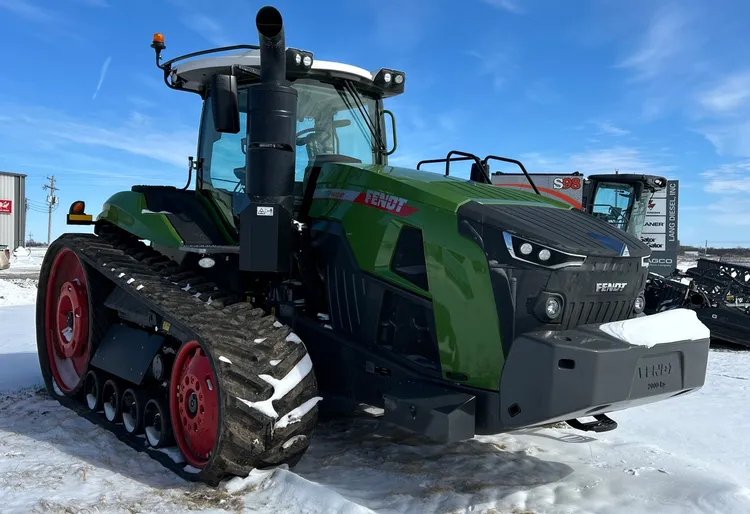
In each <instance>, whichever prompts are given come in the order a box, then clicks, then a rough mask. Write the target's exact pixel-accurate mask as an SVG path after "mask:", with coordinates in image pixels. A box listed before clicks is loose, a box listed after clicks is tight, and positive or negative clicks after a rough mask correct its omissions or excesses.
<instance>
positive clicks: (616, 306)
mask: <svg viewBox="0 0 750 514" xmlns="http://www.w3.org/2000/svg"><path fill="white" fill-rule="evenodd" d="M633 301H634V300H620V301H614V302H570V303H568V304H567V306H566V307H565V312H564V313H563V319H562V328H563V330H567V329H569V328H575V327H577V326H579V325H587V324H589V323H608V322H610V321H620V320H623V319H627V318H628V317H629V316H630V313H632V311H633Z"/></svg>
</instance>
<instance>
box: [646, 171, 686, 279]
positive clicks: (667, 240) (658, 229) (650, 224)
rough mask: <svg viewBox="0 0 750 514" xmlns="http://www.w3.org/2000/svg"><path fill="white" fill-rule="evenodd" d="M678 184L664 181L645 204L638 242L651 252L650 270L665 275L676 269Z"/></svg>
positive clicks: (675, 181)
mask: <svg viewBox="0 0 750 514" xmlns="http://www.w3.org/2000/svg"><path fill="white" fill-rule="evenodd" d="M678 195H679V181H677V180H668V181H667V187H666V189H662V190H661V191H657V192H656V193H654V195H653V196H652V197H651V199H650V200H649V202H648V210H647V211H646V212H647V214H646V222H645V223H644V224H643V232H642V233H641V241H643V242H644V243H646V244H647V245H648V246H649V247H650V248H651V258H650V259H649V262H650V270H651V271H653V272H654V273H658V274H659V275H669V274H670V273H672V272H673V271H674V270H675V268H676V267H677V246H678V240H677V199H678Z"/></svg>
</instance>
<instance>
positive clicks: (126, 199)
mask: <svg viewBox="0 0 750 514" xmlns="http://www.w3.org/2000/svg"><path fill="white" fill-rule="evenodd" d="M96 220H97V221H99V220H104V221H108V222H109V223H112V224H113V225H115V226H117V227H120V228H121V229H123V230H126V231H127V232H129V233H131V234H133V235H135V236H137V237H139V238H141V239H148V240H149V241H151V242H152V243H154V244H160V245H165V246H169V247H172V248H179V247H180V246H182V245H183V241H182V238H180V236H179V235H178V234H177V231H176V230H175V229H174V227H173V226H172V224H171V223H170V222H169V218H167V217H166V216H165V215H164V214H160V213H155V212H151V211H149V210H148V208H147V207H146V198H145V197H144V196H143V194H141V193H138V192H135V191H120V192H119V193H115V194H113V195H112V196H110V197H109V198H108V199H107V201H106V202H104V206H103V209H102V212H101V213H99V215H98V216H97V217H96Z"/></svg>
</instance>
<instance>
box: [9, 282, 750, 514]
mask: <svg viewBox="0 0 750 514" xmlns="http://www.w3.org/2000/svg"><path fill="white" fill-rule="evenodd" d="M32 293H33V294H32ZM35 295H36V287H35V285H34V283H33V280H31V281H30V282H29V283H28V284H26V283H24V282H20V283H19V281H17V280H14V281H12V282H11V281H9V280H4V279H2V278H0V297H3V298H2V299H0V302H3V303H0V334H1V335H2V337H0V498H2V506H1V507H0V511H1V512H3V513H6V512H7V513H27V512H76V513H78V512H80V513H89V512H118V513H119V512H175V513H189V512H210V513H225V512H227V513H229V512H254V513H258V512H260V513H276V512H289V513H292V512H304V513H318V512H319V513H332V512H337V513H339V512H340V513H365V512H379V513H380V512H383V513H390V512H451V513H468V512H472V513H488V514H489V513H506V512H507V513H516V514H520V513H606V514H610V513H611V514H615V513H628V514H630V513H634V512H658V513H660V514H662V513H665V514H668V513H686V512H707V513H708V512H712V513H717V514H718V513H721V514H734V513H743V514H744V513H747V512H750V459H747V458H746V457H747V456H748V455H750V442H748V438H747V434H746V432H747V429H748V428H750V414H748V408H747V405H748V395H750V352H743V351H727V350H712V352H711V354H710V358H709V370H708V375H707V377H706V385H705V386H704V387H703V389H701V390H700V391H698V392H696V393H693V394H689V395H684V396H682V397H679V398H675V399H673V400H670V401H666V402H662V403H656V404H650V405H646V406H642V407H637V408H633V409H630V410H628V411H623V412H618V413H614V414H612V417H613V418H614V419H615V420H616V421H617V422H618V423H619V427H618V428H617V429H616V430H614V431H612V432H606V433H602V434H589V433H584V432H580V431H576V430H572V429H569V428H563V426H562V425H560V426H558V425H556V426H554V427H549V428H539V429H529V430H521V431H518V432H514V433H510V434H504V435H497V436H481V437H476V438H474V439H472V440H470V441H464V442H460V443H454V444H438V443H435V442H432V441H430V440H428V439H425V438H423V437H420V436H417V435H413V434H410V433H407V432H404V431H402V430H400V429H398V428H396V427H393V426H391V425H388V424H386V423H384V422H382V421H380V420H378V419H377V414H375V415H373V414H368V413H367V412H362V413H360V414H358V415H356V416H351V417H345V418H331V417H328V416H326V415H325V414H323V415H321V421H320V424H319V427H318V428H317V430H316V431H315V433H314V436H313V440H312V442H311V445H310V449H309V450H308V452H307V454H306V455H305V457H304V458H303V459H302V460H301V461H300V463H299V464H298V465H297V467H295V468H294V469H293V470H289V469H288V468H286V467H285V466H282V467H279V468H276V469H271V470H264V471H260V470H256V471H253V472H252V473H250V475H249V476H248V477H244V478H234V479H232V480H228V481H226V482H224V483H223V484H222V485H221V486H220V487H217V488H212V487H208V486H205V485H202V484H195V483H191V482H187V481H184V480H182V479H181V478H179V477H177V476H176V475H174V474H172V473H171V472H169V471H168V470H166V469H165V468H163V467H162V466H161V465H160V464H159V463H158V462H156V461H155V460H153V459H151V458H150V457H148V456H147V455H145V454H143V453H139V452H137V451H135V450H133V449H131V448H130V447H128V446H126V445H125V444H124V443H121V442H119V441H118V440H117V438H116V437H115V436H114V435H112V434H110V433H108V432H107V431H105V430H103V429H101V428H100V427H98V426H95V425H93V424H91V423H90V422H88V421H86V420H85V419H83V418H81V417H79V416H77V415H75V414H74V413H73V412H71V411H70V410H68V409H66V408H64V407H62V406H60V405H59V404H58V403H57V402H56V401H54V400H52V399H51V398H50V397H49V396H48V395H47V394H46V392H45V391H44V390H43V389H42V387H41V386H42V378H41V374H40V372H39V363H38V360H37V353H36V337H35V332H34V330H35V329H34V317H35V309H34V301H35ZM305 369H306V368H305ZM305 369H301V370H299V371H300V372H298V373H296V374H295V376H297V378H298V376H299V375H300V374H302V375H304V372H305ZM289 380H292V377H289ZM295 380H296V378H295ZM290 383H291V382H290ZM280 389H281V390H283V389H285V387H280ZM313 400H314V401H313ZM313 400H311V404H314V403H317V401H318V398H315V399H313ZM311 406H312V405H310V406H308V405H305V406H301V407H300V408H301V409H302V408H305V409H306V408H309V407H311ZM368 411H369V412H375V413H377V412H378V410H377V409H368ZM282 421H283V422H287V423H288V422H291V421H293V420H291V419H290V420H279V422H282ZM296 440H297V439H296V438H293V439H290V441H287V443H286V444H288V445H291V444H294V442H295V441H296ZM164 451H165V453H168V454H170V455H172V456H173V458H178V457H179V455H178V454H177V453H176V452H175V450H174V449H166V450H164Z"/></svg>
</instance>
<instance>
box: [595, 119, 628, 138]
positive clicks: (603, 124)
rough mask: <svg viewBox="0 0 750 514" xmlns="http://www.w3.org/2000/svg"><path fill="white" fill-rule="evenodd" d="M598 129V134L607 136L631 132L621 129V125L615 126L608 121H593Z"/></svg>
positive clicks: (623, 134)
mask: <svg viewBox="0 0 750 514" xmlns="http://www.w3.org/2000/svg"><path fill="white" fill-rule="evenodd" d="M591 123H592V124H593V125H594V126H595V127H596V128H597V129H598V131H597V134H598V135H606V136H626V135H628V134H630V131H629V130H625V129H621V128H620V127H616V126H614V125H613V124H612V123H610V122H608V121H592V122H591Z"/></svg>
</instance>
